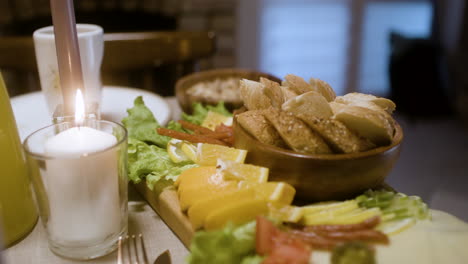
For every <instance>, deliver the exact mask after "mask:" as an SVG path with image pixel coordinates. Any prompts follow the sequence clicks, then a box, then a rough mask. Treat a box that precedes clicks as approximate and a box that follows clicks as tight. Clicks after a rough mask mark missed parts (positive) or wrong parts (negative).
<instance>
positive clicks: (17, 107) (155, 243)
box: [2, 87, 189, 264]
mask: <svg viewBox="0 0 468 264" xmlns="http://www.w3.org/2000/svg"><path fill="white" fill-rule="evenodd" d="M106 92H107V94H110V95H107V97H106ZM138 94H145V96H146V98H148V104H151V103H153V104H155V106H154V107H156V108H157V109H156V110H153V113H154V112H157V113H155V115H161V114H162V113H163V115H164V116H163V117H162V118H163V119H164V120H163V123H164V122H167V121H168V119H178V118H179V117H180V115H181V108H180V106H179V104H178V102H177V100H176V98H175V97H160V96H159V95H157V94H154V93H151V92H148V91H145V90H139V89H135V88H128V87H107V88H105V89H104V96H103V98H104V100H105V99H106V98H108V100H109V97H110V96H114V98H112V100H111V101H112V104H111V105H110V106H112V107H113V106H118V107H120V109H117V112H118V111H120V112H122V111H123V113H117V116H118V115H119V114H120V115H122V114H123V115H124V114H125V110H126V109H125V104H119V102H118V100H127V101H128V100H129V98H130V99H133V97H134V96H135V95H138ZM116 95H118V96H117V97H116ZM145 96H143V98H144V99H146V98H145ZM151 101H152V102H151ZM127 103H128V102H127ZM11 104H12V108H13V112H14V113H15V118H16V122H17V125H18V129H19V133H20V137H21V140H22V141H23V140H24V139H25V137H26V136H27V135H28V134H29V133H31V132H33V131H34V130H35V129H39V128H41V127H40V125H43V124H39V123H40V122H41V121H38V118H36V117H35V116H33V115H37V113H38V112H41V111H42V112H43V113H46V110H45V109H46V102H45V97H44V96H43V94H42V92H40V91H36V92H33V93H29V94H26V95H20V96H17V97H12V98H11ZM160 107H162V108H160ZM150 109H151V108H150ZM29 110H31V111H29ZM111 110H112V109H111V108H109V106H107V107H106V111H108V112H109V111H111ZM114 110H115V109H114ZM167 110H169V111H167ZM28 111H29V112H28ZM114 112H115V111H114ZM106 114H109V113H103V117H106ZM114 114H115V113H114ZM43 115H44V114H43ZM108 116H109V115H108ZM42 118H43V117H42ZM156 118H157V119H158V117H156ZM39 119H40V118H39ZM158 121H161V120H159V119H158ZM42 122H49V121H46V120H44V119H42ZM31 123H35V124H36V125H31ZM51 123H52V119H50V124H51ZM128 191H129V197H128V234H143V237H144V242H145V246H146V250H147V254H148V259H149V260H150V263H153V261H154V260H155V259H156V257H157V256H159V255H160V254H161V253H163V252H164V251H166V250H169V251H170V255H171V259H172V263H184V262H185V258H186V257H187V255H188V253H189V251H188V249H187V248H186V247H185V246H184V244H183V243H182V242H181V241H180V240H179V238H178V237H177V235H176V234H175V233H174V232H173V231H172V230H171V229H170V228H169V227H168V225H167V224H166V223H165V222H164V221H163V220H162V219H161V217H160V216H159V215H158V214H157V213H156V212H155V211H154V210H153V209H152V208H151V207H150V205H149V204H148V203H147V202H146V201H145V200H144V199H143V197H142V196H140V194H139V193H138V192H137V191H136V189H135V188H134V187H133V185H132V184H129V189H128ZM2 254H3V261H4V262H5V263H7V264H9V263H36V264H46V263H47V264H53V263H116V261H117V251H114V252H112V253H110V254H108V255H106V256H103V257H100V258H97V259H93V260H89V261H78V260H72V259H65V258H63V257H60V256H57V255H55V254H54V253H52V251H50V250H49V246H48V241H47V235H46V231H45V229H44V227H43V225H42V223H41V220H40V219H38V222H37V224H36V226H35V227H34V229H33V230H32V231H31V232H30V233H29V234H28V235H27V236H26V237H25V238H24V239H23V240H21V241H19V242H18V243H16V244H14V245H13V246H11V247H9V248H7V249H5V250H4V251H3V252H2Z"/></svg>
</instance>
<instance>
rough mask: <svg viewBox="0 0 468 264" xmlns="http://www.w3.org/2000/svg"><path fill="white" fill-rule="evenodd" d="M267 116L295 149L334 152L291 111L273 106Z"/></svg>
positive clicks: (299, 150) (304, 151) (309, 152)
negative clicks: (280, 109)
mask: <svg viewBox="0 0 468 264" xmlns="http://www.w3.org/2000/svg"><path fill="white" fill-rule="evenodd" d="M265 117H266V118H267V119H268V121H270V122H271V123H272V124H273V126H274V127H275V128H276V130H277V131H278V133H279V134H280V135H281V137H282V138H283V140H284V141H285V142H286V144H288V146H289V147H290V148H291V149H293V150H294V151H297V152H300V153H306V154H329V153H332V151H331V149H330V147H328V145H327V143H325V141H324V140H323V139H322V138H321V137H320V136H319V135H318V134H317V133H315V132H314V131H312V130H311V129H310V128H309V127H308V126H307V125H306V124H305V123H304V122H303V121H302V120H300V119H298V118H296V117H294V116H293V115H292V114H291V113H287V112H284V111H279V110H277V109H275V108H273V107H272V108H270V109H268V110H267V111H265Z"/></svg>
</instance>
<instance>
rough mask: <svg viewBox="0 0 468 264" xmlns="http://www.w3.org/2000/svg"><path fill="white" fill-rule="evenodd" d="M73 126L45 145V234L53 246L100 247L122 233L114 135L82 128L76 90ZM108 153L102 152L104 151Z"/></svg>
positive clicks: (81, 102) (80, 97) (81, 111)
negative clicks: (47, 215)
mask: <svg viewBox="0 0 468 264" xmlns="http://www.w3.org/2000/svg"><path fill="white" fill-rule="evenodd" d="M75 107H76V111H75V123H76V124H78V126H77V127H72V128H70V129H67V130H65V131H63V132H61V133H59V134H57V135H55V136H53V137H51V138H49V139H48V140H47V141H46V143H45V146H44V149H45V153H46V154H47V155H49V156H53V157H59V158H58V159H57V158H56V159H51V160H48V161H47V164H46V166H47V179H46V181H47V184H46V186H47V188H48V194H49V197H48V199H49V206H50V208H49V210H50V218H49V219H48V221H49V225H48V227H49V230H48V231H49V233H50V235H51V236H52V238H53V239H54V240H55V241H62V242H70V243H73V242H90V241H95V242H99V241H102V240H105V239H106V238H107V237H109V236H111V235H115V234H116V233H118V232H120V230H121V222H120V221H121V220H120V219H121V217H120V206H119V187H118V186H119V184H118V161H117V159H118V153H117V151H116V150H112V149H111V150H109V149H108V148H110V147H112V146H115V144H116V143H117V139H116V137H115V136H114V135H111V134H108V133H105V132H103V131H99V130H97V129H94V128H90V127H84V126H79V125H80V124H82V123H83V118H84V104H83V98H82V96H81V94H80V91H79V90H78V92H77V96H76V102H75ZM104 150H106V151H104Z"/></svg>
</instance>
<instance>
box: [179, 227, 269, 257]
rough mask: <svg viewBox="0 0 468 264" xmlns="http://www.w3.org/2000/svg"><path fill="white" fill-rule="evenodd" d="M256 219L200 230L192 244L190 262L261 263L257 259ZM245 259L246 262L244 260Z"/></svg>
mask: <svg viewBox="0 0 468 264" xmlns="http://www.w3.org/2000/svg"><path fill="white" fill-rule="evenodd" d="M255 226H256V223H255V221H252V222H249V223H247V224H244V225H241V226H238V227H234V226H232V225H227V226H226V227H225V228H224V229H221V230H216V231H198V232H196V233H195V235H194V237H193V239H192V243H191V245H190V255H189V256H188V257H187V262H188V263H190V264H204V263H211V264H218V263H219V264H238V263H250V264H252V263H260V262H254V261H255V259H257V261H258V258H255ZM244 259H245V262H243V261H244Z"/></svg>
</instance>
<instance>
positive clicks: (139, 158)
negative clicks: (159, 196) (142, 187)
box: [128, 137, 198, 190]
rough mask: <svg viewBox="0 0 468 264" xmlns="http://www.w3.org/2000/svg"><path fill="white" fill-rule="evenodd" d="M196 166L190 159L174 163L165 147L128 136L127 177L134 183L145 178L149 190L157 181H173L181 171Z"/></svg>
mask: <svg viewBox="0 0 468 264" xmlns="http://www.w3.org/2000/svg"><path fill="white" fill-rule="evenodd" d="M197 166H198V165H196V164H194V163H193V162H191V161H187V162H181V163H174V162H172V160H171V159H170V158H169V155H168V154H167V151H166V149H164V148H160V147H158V146H156V145H148V144H146V143H145V142H143V141H140V140H138V139H135V138H131V137H130V138H128V177H129V179H130V180H131V181H133V182H134V183H139V182H140V181H141V180H142V179H143V178H146V184H147V185H148V188H150V189H151V190H153V188H154V185H155V184H156V183H157V182H158V181H160V180H171V181H175V180H176V179H177V177H178V176H179V175H180V173H182V171H184V170H186V169H189V168H192V167H197Z"/></svg>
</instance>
